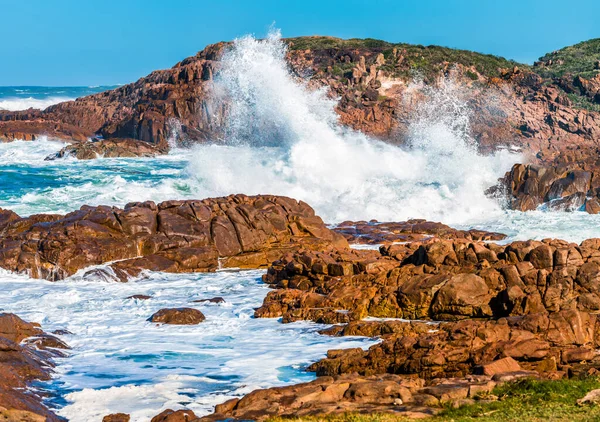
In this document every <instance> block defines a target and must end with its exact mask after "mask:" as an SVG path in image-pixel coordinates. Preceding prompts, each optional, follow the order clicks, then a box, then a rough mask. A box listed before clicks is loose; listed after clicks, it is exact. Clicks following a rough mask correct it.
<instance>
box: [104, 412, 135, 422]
mask: <svg viewBox="0 0 600 422" xmlns="http://www.w3.org/2000/svg"><path fill="white" fill-rule="evenodd" d="M130 420H131V416H129V415H128V414H125V413H113V414H112V415H106V416H105V417H103V418H102V422H129V421H130Z"/></svg>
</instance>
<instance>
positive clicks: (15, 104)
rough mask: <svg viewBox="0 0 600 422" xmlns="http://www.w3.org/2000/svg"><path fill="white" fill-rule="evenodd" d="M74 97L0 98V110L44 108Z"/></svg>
mask: <svg viewBox="0 0 600 422" xmlns="http://www.w3.org/2000/svg"><path fill="white" fill-rule="evenodd" d="M73 99H74V98H70V97H46V98H33V97H28V98H17V97H14V98H3V99H0V110H8V111H19V110H27V109H29V108H37V109H40V110H45V109H46V108H48V107H50V106H51V105H54V104H58V103H62V102H63V101H70V100H73Z"/></svg>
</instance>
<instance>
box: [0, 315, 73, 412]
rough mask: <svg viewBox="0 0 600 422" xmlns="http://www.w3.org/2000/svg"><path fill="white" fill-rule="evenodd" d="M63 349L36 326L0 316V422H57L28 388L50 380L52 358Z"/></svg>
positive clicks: (61, 345) (40, 398)
mask: <svg viewBox="0 0 600 422" xmlns="http://www.w3.org/2000/svg"><path fill="white" fill-rule="evenodd" d="M65 348H67V346H66V345H65V344H64V343H62V342H61V341H60V340H59V339H57V338H55V337H52V336H50V335H48V334H45V333H44V332H43V331H42V330H41V329H40V328H39V325H37V324H32V323H28V322H25V321H23V320H22V319H21V318H19V317H18V316H16V315H14V314H6V313H0V420H3V421H4V420H6V421H15V422H16V421H32V422H36V421H39V422H44V421H50V422H55V421H56V422H58V421H61V420H62V419H61V418H59V417H58V416H56V415H55V414H54V413H53V412H51V411H50V410H49V409H48V408H47V407H46V406H44V404H43V403H42V397H41V396H40V395H38V394H36V393H34V392H33V391H31V390H28V386H29V385H30V384H31V383H32V382H36V381H43V380H48V379H50V375H51V370H52V366H53V365H52V358H53V357H56V356H58V355H59V354H60V352H59V351H58V350H57V349H65Z"/></svg>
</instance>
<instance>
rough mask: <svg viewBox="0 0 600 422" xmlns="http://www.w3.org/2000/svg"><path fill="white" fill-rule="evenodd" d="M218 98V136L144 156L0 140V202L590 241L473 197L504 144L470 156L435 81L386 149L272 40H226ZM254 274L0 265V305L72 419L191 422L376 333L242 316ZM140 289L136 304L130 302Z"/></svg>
mask: <svg viewBox="0 0 600 422" xmlns="http://www.w3.org/2000/svg"><path fill="white" fill-rule="evenodd" d="M216 83H217V84H218V85H219V88H220V90H221V91H222V92H226V93H227V95H228V96H229V97H232V98H233V99H234V102H233V104H234V107H233V110H232V112H231V113H232V114H231V118H230V121H229V122H228V127H227V133H228V138H227V139H226V142H224V143H223V142H220V143H215V144H205V145H197V146H195V147H192V148H189V149H182V148H174V149H173V150H172V151H171V153H170V154H168V155H165V156H162V157H157V158H139V159H134V158H127V159H125V158H112V159H104V158H99V159H96V160H89V161H79V160H76V159H73V158H68V157H67V158H65V159H60V160H54V161H45V160H44V158H45V157H46V156H48V155H49V154H51V153H53V152H56V151H58V150H59V149H60V148H61V147H62V146H64V143H62V142H56V141H52V140H48V139H42V140H38V141H34V142H25V141H15V142H12V143H5V144H0V207H1V208H7V209H12V210H14V211H15V212H17V213H18V214H20V215H23V216H26V215H31V214H35V213H67V212H69V211H72V210H75V209H78V208H79V207H81V206H82V205H84V204H88V205H100V204H105V205H116V206H123V205H125V204H126V203H128V202H132V201H144V200H154V201H157V202H158V201H162V200H168V199H184V198H206V197H212V196H222V195H228V194H232V193H245V194H259V193H264V194H267V193H269V194H279V195H286V196H290V197H294V198H297V199H302V200H304V201H306V202H307V203H309V204H310V205H312V206H313V207H314V208H315V210H316V211H317V213H318V214H319V215H320V216H321V217H323V219H324V220H325V221H326V222H328V223H330V224H335V223H338V222H341V221H344V220H348V219H352V220H370V219H378V220H380V221H402V220H406V219H408V218H426V219H429V220H434V221H442V222H444V223H446V224H450V225H452V226H454V227H457V228H480V229H485V230H492V231H500V232H503V233H506V234H508V235H509V238H508V239H507V241H511V240H525V239H542V238H547V237H557V238H562V239H566V240H570V241H576V242H579V241H581V240H583V239H585V238H590V237H600V224H599V223H600V216H595V215H589V214H586V213H584V212H572V213H566V212H550V211H546V210H543V209H540V210H537V211H534V212H528V213H521V212H517V211H508V210H506V209H505V207H504V206H503V204H502V203H501V202H499V201H498V200H496V199H493V198H489V197H487V196H486V195H485V194H484V191H485V189H486V188H487V187H489V186H491V185H493V184H495V183H496V181H497V179H498V178H499V177H501V176H502V175H503V174H504V173H505V172H506V171H508V170H510V167H511V165H512V164H513V163H515V162H518V161H519V160H520V159H521V157H520V155H519V151H514V150H508V149H507V150H502V151H498V152H497V153H495V154H492V155H481V154H480V153H478V152H477V150H476V148H475V147H474V141H473V139H472V138H471V136H470V132H469V124H468V122H469V117H470V116H469V111H468V107H466V106H465V104H463V103H461V102H460V101H458V100H457V99H456V98H457V95H456V90H457V89H458V88H457V87H456V86H454V85H453V84H452V82H451V81H448V82H447V83H446V84H443V86H441V87H440V88H438V89H436V90H432V91H431V92H429V93H428V101H427V102H426V104H425V105H424V106H423V107H422V108H421V109H420V110H418V111H417V112H416V113H415V116H414V117H413V121H412V123H411V126H410V133H409V138H410V139H409V142H408V143H407V144H406V145H405V146H403V147H398V146H394V145H390V144H386V143H382V142H379V141H377V140H374V139H371V138H370V137H368V136H366V135H364V134H361V133H358V132H355V131H352V130H350V129H347V128H344V127H342V126H340V125H339V124H338V122H337V116H336V114H335V112H334V110H333V108H334V104H335V102H334V100H332V99H330V98H328V97H327V96H326V94H325V93H324V92H321V91H311V90H309V89H308V88H307V87H306V85H305V84H304V83H303V82H302V81H299V80H298V79H296V78H295V77H294V76H292V75H291V74H290V73H289V71H288V68H287V66H286V64H285V61H284V54H283V46H282V44H281V43H280V41H279V40H278V39H277V38H276V37H270V38H268V39H266V40H264V41H258V40H256V39H254V38H252V37H245V38H242V39H240V40H238V41H237V42H236V44H235V48H234V49H233V50H232V51H231V52H230V53H228V54H227V55H226V56H225V57H224V58H223V70H222V73H221V76H220V78H219V80H217V81H216ZM108 88H110V87H86V88H82V87H72V88H69V87H66V88H44V87H1V88H0V108H5V109H10V110H17V109H24V108H28V107H29V106H34V107H47V106H48V105H51V104H53V103H56V102H58V101H62V100H66V99H72V98H76V97H78V96H81V95H87V94H89V93H92V92H99V91H101V90H104V89H108ZM262 274H263V271H222V272H217V273H213V274H164V273H149V274H147V275H145V276H144V277H142V278H139V279H136V280H132V281H130V282H129V283H112V282H106V281H104V280H89V279H86V280H84V279H82V277H81V275H80V274H76V275H74V276H73V277H70V278H69V279H67V280H64V281H60V282H55V283H51V282H47V281H42V280H34V279H30V278H28V277H26V276H24V275H15V274H11V273H8V272H0V289H1V290H2V292H4V294H3V295H0V311H4V312H14V313H17V314H18V315H19V316H21V317H23V318H24V319H26V320H30V321H35V322H38V323H40V324H42V326H43V328H44V329H45V330H46V331H52V330H57V329H61V330H68V331H69V332H70V333H72V334H66V335H61V338H62V339H63V340H64V341H65V342H66V343H68V344H69V345H70V346H71V347H72V349H71V350H70V351H69V352H68V355H69V356H68V357H66V358H61V359H58V360H57V367H56V372H55V375H54V378H53V379H52V380H51V381H50V382H47V383H43V384H41V385H39V386H38V388H40V389H42V390H44V391H45V392H47V393H48V394H49V398H48V404H49V405H50V406H51V407H53V408H54V409H56V412H57V413H58V414H59V415H62V416H64V417H67V418H68V419H69V420H72V421H75V422H77V421H88V420H99V418H100V417H101V416H103V415H106V414H109V413H117V412H123V413H130V414H131V415H132V420H136V421H149V420H150V418H151V416H153V415H156V414H158V413H159V412H160V411H161V410H163V409H166V408H181V407H187V408H190V409H192V410H194V411H195V412H196V413H197V414H198V415H203V414H206V413H209V412H210V411H211V409H212V406H214V404H216V403H219V402H222V401H224V400H226V399H228V398H231V397H234V396H240V395H243V394H245V393H248V392H250V391H251V390H253V389H255V388H259V387H269V386H274V385H285V384H290V383H296V382H302V381H306V380H310V379H312V378H313V377H314V375H313V374H309V373H306V372H305V371H304V368H305V367H306V366H307V365H308V364H309V363H311V362H314V361H315V360H318V359H319V358H322V357H324V356H325V353H326V351H327V350H328V349H333V348H348V347H365V348H366V347H368V346H369V345H371V344H373V343H374V342H375V341H376V340H372V339H365V338H353V337H347V338H333V337H328V336H321V335H319V334H318V333H317V331H318V330H320V329H322V328H323V327H322V326H319V325H317V324H313V323H307V322H298V323H293V324H281V323H280V322H279V321H278V320H276V319H254V318H252V315H253V311H254V308H256V307H258V306H260V304H261V303H262V300H263V298H264V297H265V295H266V294H267V292H268V288H267V286H266V285H264V284H263V283H262V282H261V276H262ZM134 294H148V295H151V296H153V298H152V299H151V300H148V301H141V300H131V299H125V298H126V297H128V296H130V295H134ZM214 296H221V297H223V298H224V299H225V303H224V304H220V305H217V304H203V305H201V306H199V308H200V309H201V310H202V312H203V313H205V314H206V316H207V320H206V321H205V322H203V323H202V324H200V325H198V326H191V327H160V326H156V325H154V324H151V323H149V322H148V321H147V318H148V317H149V316H150V315H151V314H152V313H153V312H155V311H156V310H158V309H160V308H164V307H175V306H185V305H187V304H189V303H190V302H191V301H192V300H195V299H198V298H210V297H214Z"/></svg>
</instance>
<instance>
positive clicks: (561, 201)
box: [489, 150, 600, 214]
mask: <svg viewBox="0 0 600 422" xmlns="http://www.w3.org/2000/svg"><path fill="white" fill-rule="evenodd" d="M489 192H490V194H492V195H497V196H499V197H501V198H502V197H506V200H507V202H508V206H509V207H510V208H511V209H514V210H519V211H531V210H535V209H537V208H538V207H540V206H544V207H547V208H549V209H552V210H558V211H586V212H588V213H590V214H597V213H599V212H600V166H599V163H598V150H595V151H590V154H589V155H587V156H586V157H582V158H581V159H580V160H578V161H574V162H572V163H570V164H568V163H565V164H563V163H556V162H553V163H551V164H547V165H534V164H527V165H524V164H515V165H514V166H513V168H512V169H511V171H510V172H508V173H507V174H506V176H505V177H504V178H503V179H501V181H500V184H499V185H498V186H496V187H494V188H491V189H490V191H489Z"/></svg>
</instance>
